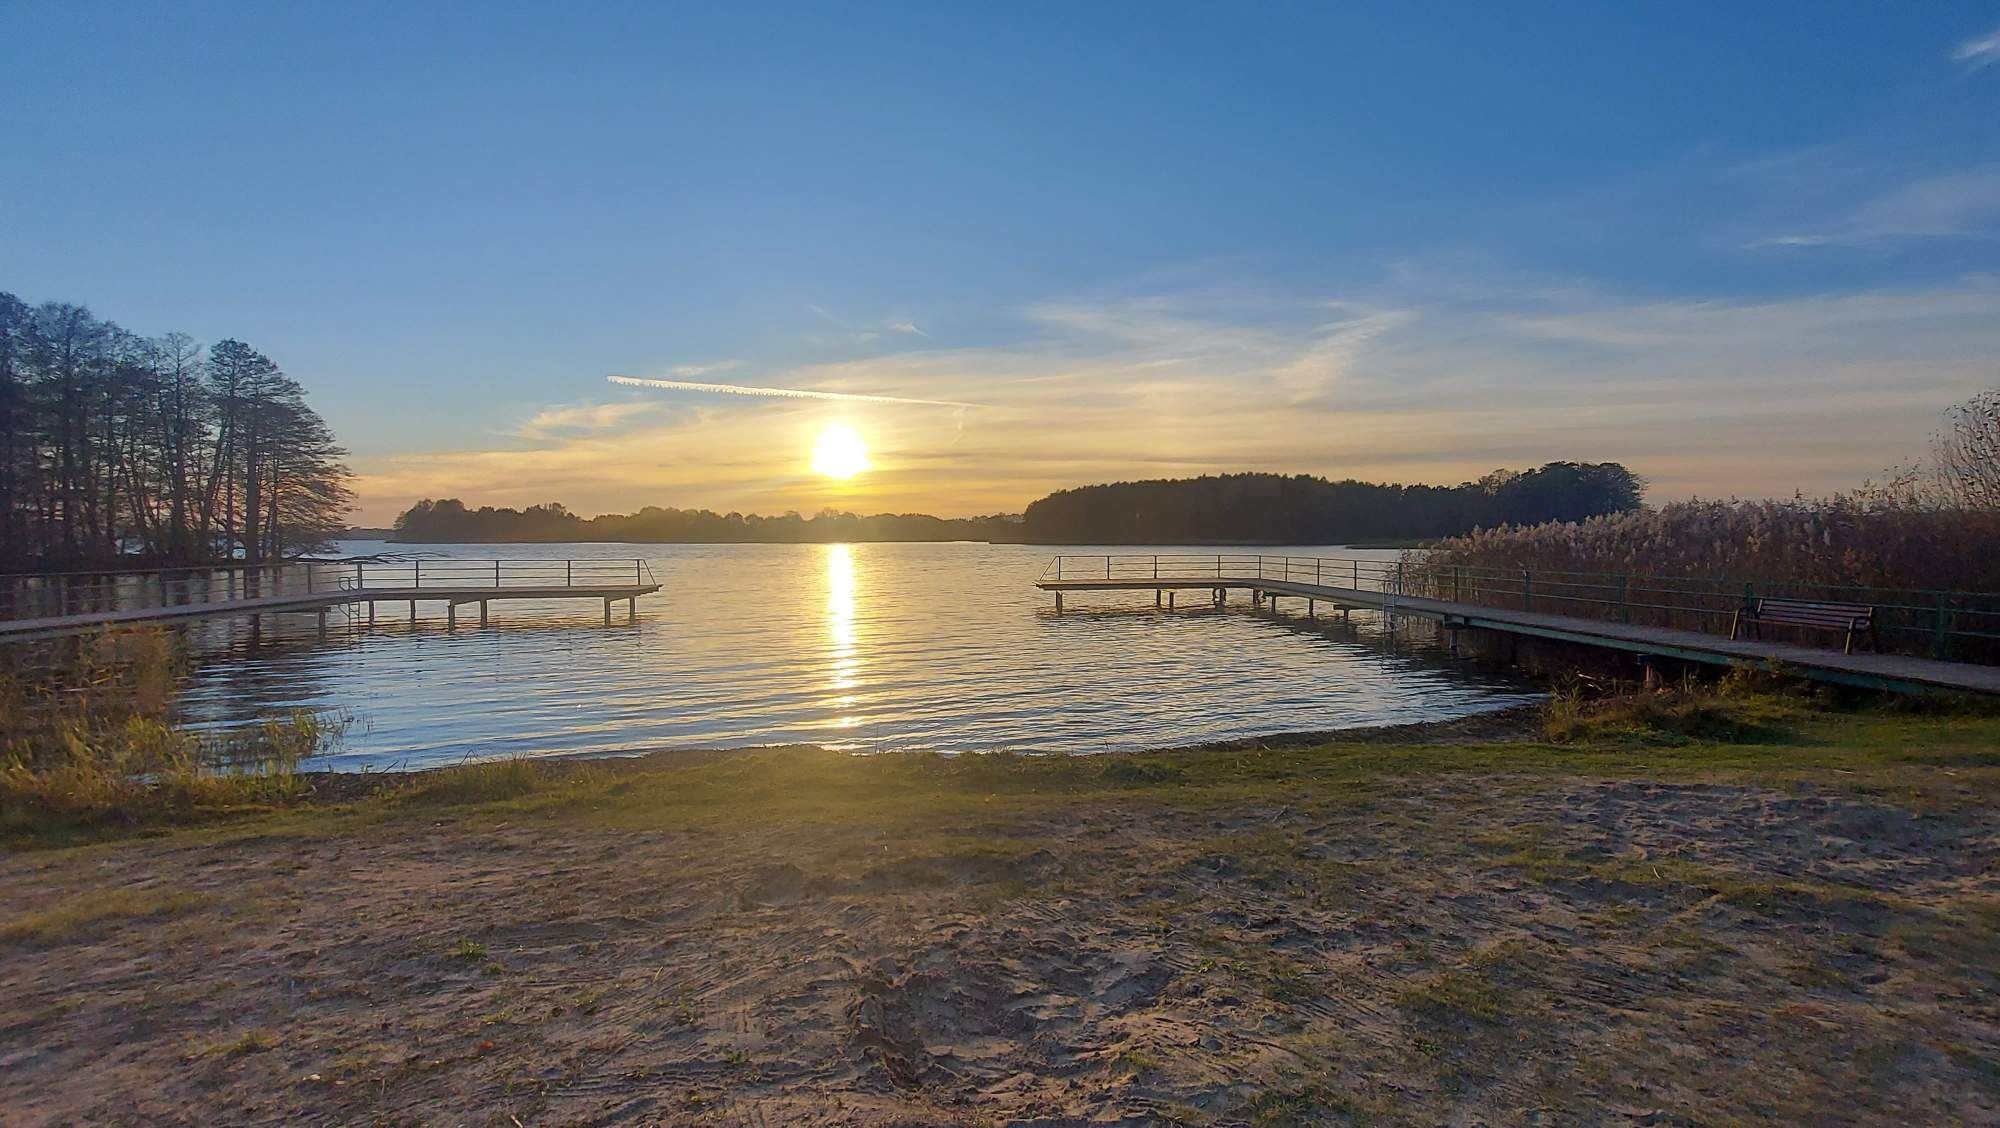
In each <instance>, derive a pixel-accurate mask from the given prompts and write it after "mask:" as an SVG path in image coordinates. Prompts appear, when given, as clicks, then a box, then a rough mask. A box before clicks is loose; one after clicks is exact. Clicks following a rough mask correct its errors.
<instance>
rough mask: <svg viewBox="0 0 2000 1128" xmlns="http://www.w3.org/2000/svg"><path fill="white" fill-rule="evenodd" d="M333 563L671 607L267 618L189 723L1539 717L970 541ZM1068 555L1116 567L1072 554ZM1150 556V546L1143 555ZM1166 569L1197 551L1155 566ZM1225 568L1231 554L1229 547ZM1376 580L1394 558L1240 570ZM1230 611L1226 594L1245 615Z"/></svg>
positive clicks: (534, 606)
mask: <svg viewBox="0 0 2000 1128" xmlns="http://www.w3.org/2000/svg"><path fill="white" fill-rule="evenodd" d="M341 549H342V551H343V552H344V553H347V554H354V555H361V554H372V553H406V554H408V553H425V554H434V555H437V556H444V557H451V558H455V559H487V560H490V559H493V558H495V557H506V558H509V559H519V558H546V559H557V560H560V559H564V558H575V559H597V560H630V559H632V558H633V557H635V556H640V557H644V558H646V559H647V561H648V562H649V563H650V565H651V567H652V570H653V573H654V575H655V576H656V577H657V578H658V580H659V581H660V582H661V583H662V584H663V585H665V586H664V589H663V590H662V591H661V592H660V593H659V594H657V595H652V596H647V597H645V598H642V599H641V600H640V601H639V617H638V621H637V622H636V623H632V624H629V625H628V624H627V623H626V622H625V610H624V605H623V604H620V605H619V606H618V610H617V615H616V621H615V622H614V624H613V625H612V626H610V627H606V626H604V625H603V619H602V614H603V612H602V606H601V604H599V603H597V602H596V601H569V602H549V603H539V602H519V603H515V602H498V603H494V604H492V620H491V625H490V626H488V627H485V628H481V627H480V626H478V625H477V623H478V618H477V615H476V613H475V614H472V615H467V614H465V613H464V612H465V611H466V610H468V609H461V614H460V616H459V620H458V627H457V629H456V630H454V631H447V630H446V629H445V617H444V610H443V607H442V606H441V605H424V606H422V607H420V617H419V619H418V621H417V622H415V623H411V622H410V621H408V611H407V607H408V605H407V604H386V603H385V604H383V605H382V606H381V608H380V617H379V619H378V622H377V624H376V625H375V626H373V627H368V626H366V625H365V615H364V616H363V618H362V620H360V621H349V620H347V619H343V618H338V617H337V618H335V619H334V620H333V624H332V629H331V631H330V637H329V638H328V639H327V640H326V641H324V642H321V641H320V640H318V638H317V637H316V635H315V631H314V629H313V625H312V620H311V618H310V617H309V616H293V617H289V619H287V618H285V617H279V618H278V619H276V620H275V622H274V623H272V624H267V626H266V629H265V630H264V632H263V634H262V637H261V641H260V642H259V643H258V644H256V645H255V646H254V648H253V646H252V643H251V640H250V635H249V631H248V629H247V627H245V626H244V625H242V624H238V623H229V622H217V623H209V624H204V625H202V626H200V627H197V628H196V629H195V630H194V631H192V632H191V634H190V644H191V647H192V648H193V650H194V652H195V661H194V663H193V670H192V684H191V685H190V687H189V691H188V693H187V695H186V697H185V700H184V705H183V707H184V709H185V711H186V713H187V715H188V717H189V719H190V720H192V721H195V722H196V723H199V724H205V725H216V726H226V725H232V724H239V723H244V722H246V721H248V720H251V719H253V718H255V717H258V716H260V715H266V714H269V713H270V712H272V711H274V710H285V709H292V708H304V709H314V710H324V711H328V712H331V713H333V714H336V715H340V716H344V717H347V718H348V719H349V721H350V726H349V731H348V733H347V736H346V738H345V740H344V741H343V743H342V746H341V747H340V748H339V749H338V750H337V751H336V752H335V753H334V754H332V755H329V756H326V757H323V758H321V759H319V760H316V761H314V762H313V763H312V764H311V765H310V766H312V767H316V768H337V769H342V770H360V769H385V768H417V767H425V766H430V765H436V764H442V763H452V762H457V761H461V760H465V759H480V758H491V757H505V756H548V755H567V754H592V755H614V754H628V753H637V752H643V751H648V750H653V749H662V748H731V747H746V746H754V745H768V744H794V743H797V744H819V745H823V746H826V747H830V748H839V749H851V750H855V751H875V750H888V749H926V750H935V751H940V752H966V751H983V750H991V749H1016V750H1020V751H1026V752H1058V753H1089V752H1102V751H1112V750H1121V749H1141V748H1159V747H1169V746H1175V745H1184V744H1192V743H1199V742H1203V741H1209V740H1217V739H1224V738H1231V737H1241V736H1254V735H1262V734H1271V733H1279V732H1297V731H1309V730H1323V729H1338V728H1349V727H1356V726H1367V725H1383V724H1399V723H1405V722H1412V721H1430V720H1441V719H1447V718H1452V717H1458V716H1464V715H1467V714H1471V713H1476V712H1480V711H1484V710H1491V709H1497V708H1504V707H1507V706H1511V705H1515V704H1519V703H1521V702H1524V701H1529V700H1533V699H1535V698H1536V697H1537V696H1539V695H1538V694H1537V692H1536V690H1535V689H1534V688H1533V687H1532V686H1530V685H1528V684H1527V683H1526V682H1525V681H1520V680H1512V679H1509V678H1508V677H1506V676H1505V675H1501V674H1496V673H1493V672H1491V671H1486V670H1480V669H1476V668H1474V667H1473V666H1472V665H1470V664H1469V663H1465V662H1460V661H1456V660H1454V659H1452V658H1450V656H1449V655H1446V654H1444V653H1442V652H1441V651H1440V650H1439V649H1437V648H1436V647H1435V646H1434V645H1420V644H1416V643H1413V642H1412V640H1411V639H1410V638H1409V637H1408V634H1407V632H1406V634H1405V637H1403V638H1401V639H1394V638H1390V637H1388V636H1387V635H1385V634H1384V632H1383V631H1382V630H1381V627H1380V624H1379V623H1378V622H1376V621H1375V617H1374V616H1365V615H1362V614H1360V613H1357V614H1356V615H1355V616H1354V623H1353V625H1352V627H1350V628H1342V627H1341V626H1340V625H1339V624H1338V621H1337V619H1338V617H1337V615H1336V616H1334V621H1333V622H1329V621H1327V618H1326V616H1324V615H1322V618H1321V621H1320V622H1319V623H1318V624H1311V623H1307V622H1306V621H1305V620H1304V619H1303V617H1302V616H1294V615H1291V614H1289V613H1288V614H1287V615H1285V616H1282V617H1272V616H1268V615H1253V614H1250V613H1248V610H1247V606H1246V605H1245V604H1243V603H1241V602H1240V601H1239V602H1236V603H1232V605H1231V607H1230V608H1229V609H1227V610H1225V611H1221V612H1218V611H1216V610H1214V609H1213V608H1211V607H1210V606H1209V604H1208V599H1207V595H1206V593H1205V592H1190V593H1184V595H1183V601H1182V603H1183V606H1182V609H1181V610H1179V611H1176V612H1174V613H1173V614H1162V613H1158V612H1155V611H1154V610H1153V607H1152V595H1151V593H1144V594H1137V593H1108V592H1100V593H1090V594H1087V595H1085V594H1078V595H1073V596H1071V598H1070V602H1069V609H1068V611H1067V613H1065V614H1063V615H1056V614H1055V613H1054V607H1053V600H1052V599H1051V598H1050V597H1049V596H1048V595H1047V594H1045V593H1043V592H1040V591H1038V590H1036V589H1035V588H1034V587H1033V586H1032V584H1033V581H1034V580H1035V579H1036V577H1038V576H1039V575H1041V572H1042V569H1043V567H1044V566H1045V564H1046V563H1047V562H1048V560H1049V559H1050V558H1051V557H1052V556H1053V555H1054V553H1055V552H1056V551H1057V550H1056V549H1053V548H1047V547H1041V546H1023V545H987V544H855V545H599V544H589V545H570V544H565V545H390V544H383V543H380V542H372V541H350V542H346V543H344V544H343V545H342V546H341ZM1061 551H1064V552H1093V551H1095V552H1099V553H1102V552H1120V551H1132V550H1129V549H1125V550H1121V549H1115V548H1113V549H1092V548H1086V547H1071V548H1064V549H1062V550H1061ZM1145 551H1146V552H1148V553H1151V552H1152V551H1154V550H1153V549H1151V548H1148V549H1146V550H1145ZM1158 551H1160V552H1161V553H1167V552H1175V551H1186V552H1211V553H1212V552H1215V551H1218V550H1217V549H1213V548H1200V549H1170V548H1161V549H1159V550H1158ZM1220 551H1230V550H1227V549H1223V550H1220ZM1248 551H1251V552H1257V551H1262V552H1266V553H1285V552H1290V553H1293V554H1298V555H1311V554H1320V555H1328V554H1336V553H1337V554H1339V555H1343V556H1351V555H1360V556H1368V557H1372V558H1377V559H1391V560H1393V559H1394V558H1395V556H1396V553H1394V552H1372V553H1371V552H1352V553H1349V552H1341V551H1340V550H1333V549H1325V548H1321V549H1296V548H1294V549H1284V548H1265V549H1251V550H1248ZM1239 599H1240V597H1239Z"/></svg>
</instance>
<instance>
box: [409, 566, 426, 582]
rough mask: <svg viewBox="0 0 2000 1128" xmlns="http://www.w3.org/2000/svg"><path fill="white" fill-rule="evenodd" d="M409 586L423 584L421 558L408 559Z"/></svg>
mask: <svg viewBox="0 0 2000 1128" xmlns="http://www.w3.org/2000/svg"><path fill="white" fill-rule="evenodd" d="M410 586H411V587H422V586H424V562H423V561H421V560H412V561H410Z"/></svg>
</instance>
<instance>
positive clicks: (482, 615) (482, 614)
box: [479, 599, 486, 627]
mask: <svg viewBox="0 0 2000 1128" xmlns="http://www.w3.org/2000/svg"><path fill="white" fill-rule="evenodd" d="M479 625H480V626H482V627H483V626H485V625H486V601H485V600H483V599H482V600H480V601H479Z"/></svg>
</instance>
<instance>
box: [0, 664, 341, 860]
mask: <svg viewBox="0 0 2000 1128" xmlns="http://www.w3.org/2000/svg"><path fill="white" fill-rule="evenodd" d="M59 641H65V642H67V641H69V640H59ZM30 666H31V664H30V663H28V662H22V663H20V664H18V665H16V666H14V667H12V668H11V669H10V671H9V672H7V673H6V674H4V675H0V838H8V839H12V838H21V837H29V838H41V839H47V838H51V837H62V836H66V835H68V836H74V835H79V834H83V835H87V834H89V833H90V832H92V831H102V830H105V829H123V828H136V827H144V826H149V825H156V824H167V823H186V822H195V821H205V820H208V819H212V818H215V817H218V816H220V815H223V814H226V813H231V812H235V813H240V812H242V811H243V810H244V809H246V808H248V809H259V808H269V807H273V806H283V805H287V804H291V803H295V802H297V801H299V800H300V799H301V798H302V797H303V795H304V793H305V791H306V785H305V783H304V780H303V777H301V775H300V774H299V771H298V765H299V764H300V762H301V761H303V760H304V759H306V758H307V757H309V756H313V755H316V754H319V753H321V752H324V751H326V750H327V749H329V748H330V747H332V746H333V745H335V744H336V743H338V741H339V739H340V737H341V734H342V732H343V731H344V725H342V724H341V723H339V722H338V721H335V720H332V719H329V718H326V717H323V716H320V715H317V714H313V713H309V712H304V711H299V712H294V713H291V714H289V715H287V716H284V717H275V718H268V719H266V720H265V721H263V722H262V723H261V724H257V725H253V726H249V727H246V728H239V729H234V730H229V731H227V732H222V733H209V732H197V731H195V730H192V729H189V728H188V727H186V726H185V725H183V724H181V723H180V722H179V720H178V718H177V717H176V716H175V704H176V698H177V695H178V685H179V681H180V678H181V669H180V664H179V661H178V658H177V656H176V654H175V652H174V649H173V647H172V644H171V641H170V639H169V638H168V637H167V636H166V635H165V634H164V633H162V632H160V631H158V630H130V631H116V632H108V633H106V634H102V635H98V636H95V637H91V638H86V639H82V640H77V641H75V643H74V645H73V648H72V649H68V650H66V651H58V652H55V653H52V654H50V655H45V656H44V660H43V661H42V662H41V663H40V665H38V666H35V667H34V668H33V673H32V675H31V674H29V673H26V672H24V671H26V670H28V669H29V668H30Z"/></svg>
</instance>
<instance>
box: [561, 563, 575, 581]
mask: <svg viewBox="0 0 2000 1128" xmlns="http://www.w3.org/2000/svg"><path fill="white" fill-rule="evenodd" d="M563 586H564V587H575V586H576V561H574V560H565V561H563Z"/></svg>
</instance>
